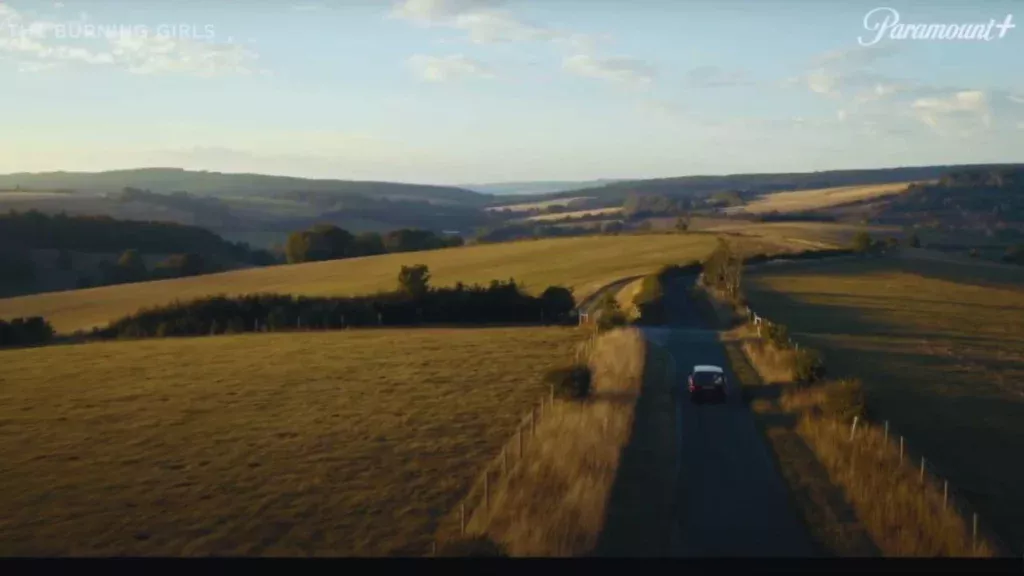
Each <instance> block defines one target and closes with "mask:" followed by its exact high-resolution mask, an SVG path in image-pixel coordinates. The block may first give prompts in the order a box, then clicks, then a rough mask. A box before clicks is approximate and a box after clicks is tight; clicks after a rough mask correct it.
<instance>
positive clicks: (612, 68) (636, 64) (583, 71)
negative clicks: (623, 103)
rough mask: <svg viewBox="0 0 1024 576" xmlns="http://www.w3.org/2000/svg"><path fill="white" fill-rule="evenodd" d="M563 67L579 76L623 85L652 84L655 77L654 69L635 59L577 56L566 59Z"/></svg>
mask: <svg viewBox="0 0 1024 576" xmlns="http://www.w3.org/2000/svg"><path fill="white" fill-rule="evenodd" d="M562 67H563V68H564V69H565V70H568V71H569V72H571V73H573V74H576V75H578V76H584V77H587V78H597V79H600V80H607V81H609V82H616V83H621V84H650V83H651V82H652V81H653V80H654V77H655V70H654V68H653V67H651V66H650V65H649V64H647V63H646V62H644V61H642V60H637V59H635V58H623V57H612V58H595V57H593V56H590V55H587V54H577V55H575V56H570V57H568V58H566V59H565V60H564V61H563V62H562Z"/></svg>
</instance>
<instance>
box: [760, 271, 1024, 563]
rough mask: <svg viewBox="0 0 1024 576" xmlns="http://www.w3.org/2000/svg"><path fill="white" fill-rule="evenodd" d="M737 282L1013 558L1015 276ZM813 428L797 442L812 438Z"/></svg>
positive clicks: (1023, 364)
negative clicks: (860, 387) (850, 383)
mask: <svg viewBox="0 0 1024 576" xmlns="http://www.w3.org/2000/svg"><path fill="white" fill-rule="evenodd" d="M746 281H747V288H746V291H747V294H748V298H749V300H750V302H751V307H752V308H753V309H754V310H755V311H757V312H758V313H760V314H762V315H764V316H765V317H767V318H770V319H771V320H773V321H776V322H781V323H783V324H786V325H788V326H789V329H790V332H791V334H793V336H794V339H796V340H797V341H799V342H803V343H804V344H805V345H809V346H812V347H814V348H817V349H819V350H821V351H822V352H823V353H824V355H825V361H826V365H827V367H828V369H829V372H830V374H831V375H832V376H834V377H857V378H859V379H861V380H862V381H863V383H864V387H865V394H866V398H867V403H868V404H867V405H868V407H869V410H870V411H871V416H872V419H873V420H875V421H876V422H881V421H883V420H889V421H890V422H891V424H892V426H893V429H894V430H898V431H899V433H900V434H902V435H904V436H905V437H906V439H907V442H908V443H909V446H911V447H912V448H913V449H914V450H915V451H916V452H917V453H919V454H922V455H924V456H925V457H926V458H927V459H928V461H929V462H930V463H932V464H933V465H934V466H935V467H936V468H937V469H938V470H939V471H940V472H941V473H942V475H943V476H944V477H945V478H947V479H948V480H949V481H950V483H951V485H952V486H953V487H955V488H957V489H959V490H960V491H962V492H963V493H965V494H967V495H968V496H969V500H970V502H971V504H973V505H974V506H975V508H977V510H978V512H979V513H980V515H981V518H982V520H983V521H987V522H988V523H989V525H991V526H992V527H993V528H994V529H995V530H996V532H997V533H998V534H999V535H1000V536H1002V539H1003V540H1004V541H1005V543H1006V544H1007V545H1008V546H1010V547H1014V548H1019V546H1020V542H1024V494H1022V493H1021V491H1020V489H1019V487H1020V486H1021V485H1024V460H1022V459H1021V458H1020V457H1019V455H1020V454H1021V453H1024V424H1022V422H1024V419H1022V416H1024V385H1022V382H1024V270H1020V269H1015V268H1012V267H1006V266H991V265H989V266H978V265H972V264H967V263H957V262H954V261H949V260H947V261H942V262H933V261H928V260H915V259H909V258H904V259H890V258H886V259H881V260H866V261H862V262H834V263H815V264H813V265H808V264H794V265H787V266H786V267H779V268H776V269H773V270H765V271H759V272H752V273H750V274H748V276H747V277H746ZM812 424H813V423H812ZM812 424H808V425H805V428H804V432H805V433H807V434H812V433H813V434H817V433H818V432H821V430H820V429H819V428H816V427H815V426H814V425H812ZM816 430H817V432H815V431H816ZM819 436H820V435H819ZM822 446H824V448H822V447H821V446H819V448H820V449H821V450H825V451H827V449H828V445H822ZM830 461H831V462H832V465H831V466H830V468H833V469H834V472H835V473H836V474H842V473H843V472H842V471H841V470H839V469H838V468H835V466H837V465H839V464H837V462H838V461H836V460H835V459H830ZM868 492H870V490H869V491H868ZM951 529H952V528H951ZM901 546H903V547H905V546H907V544H906V543H905V542H904V543H903V544H901Z"/></svg>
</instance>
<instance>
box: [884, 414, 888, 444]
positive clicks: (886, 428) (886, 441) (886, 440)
mask: <svg viewBox="0 0 1024 576" xmlns="http://www.w3.org/2000/svg"><path fill="white" fill-rule="evenodd" d="M883 444H885V445H888V444H889V421H888V420H886V421H885V441H884V442H883Z"/></svg>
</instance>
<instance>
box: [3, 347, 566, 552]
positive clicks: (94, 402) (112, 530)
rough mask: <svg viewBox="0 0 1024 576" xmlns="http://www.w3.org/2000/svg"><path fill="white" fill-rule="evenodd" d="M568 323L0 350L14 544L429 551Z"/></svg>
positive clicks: (555, 355)
mask: <svg viewBox="0 0 1024 576" xmlns="http://www.w3.org/2000/svg"><path fill="white" fill-rule="evenodd" d="M582 337H583V333H582V332H580V331H577V330H574V329H570V328H528V329H520V328H493V329H446V330H432V329H421V330H414V331H403V330H386V329H381V330H359V331H355V330H353V331H343V332H307V333H291V334H245V335H238V336H223V337H204V338H194V339H168V340H147V341H136V342H114V343H98V344H84V345H74V346H51V347H46V348H36V349H24V350H11V351H2V352H0V451H2V453H3V455H4V466H3V468H2V471H0V554H2V555H5V556H9V555H39V556H49V555H166V556H181V555H184V556H194V555H210V554H215V555H360V556H362V555H369V556H377V555H387V554H403V555H406V554H412V555H419V554H421V553H423V552H425V551H426V550H428V548H429V543H430V542H431V541H432V538H433V532H434V530H435V528H436V524H437V521H438V519H439V518H440V517H442V516H443V515H444V514H446V513H447V512H448V511H449V509H450V508H451V507H452V506H453V505H454V504H455V502H457V501H458V500H459V498H461V493H462V492H463V491H464V490H465V489H466V488H467V487H468V486H469V485H470V483H471V482H472V480H473V479H474V478H475V477H476V476H477V474H478V473H479V467H480V465H481V463H482V462H484V461H487V460H490V459H491V458H493V456H494V454H495V452H496V451H497V450H498V448H499V447H500V446H501V445H502V444H504V442H505V441H506V439H507V438H508V436H509V435H510V434H511V433H512V431H513V430H514V429H515V426H516V424H517V422H518V420H519V418H520V416H521V415H522V413H523V411H524V410H525V409H526V408H527V407H529V406H530V405H532V404H534V403H535V401H536V400H537V399H538V397H540V396H541V395H542V394H543V392H544V391H545V390H546V389H547V387H546V385H544V384H543V383H542V382H541V374H542V372H543V371H544V370H545V369H547V368H549V367H551V366H553V365H556V364H563V363H565V362H566V361H567V360H568V359H569V358H571V354H572V352H573V350H574V348H575V346H576V343H577V342H578V341H579V339H580V338H582Z"/></svg>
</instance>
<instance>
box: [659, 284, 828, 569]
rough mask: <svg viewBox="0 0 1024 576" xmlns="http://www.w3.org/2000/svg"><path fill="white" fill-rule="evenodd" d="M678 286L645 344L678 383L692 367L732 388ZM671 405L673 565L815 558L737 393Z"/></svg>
mask: <svg viewBox="0 0 1024 576" xmlns="http://www.w3.org/2000/svg"><path fill="white" fill-rule="evenodd" d="M693 281H694V278H692V277H690V278H686V279H683V280H679V281H677V283H675V284H674V285H672V286H671V288H670V290H669V291H668V293H667V295H666V320H667V323H666V325H665V326H659V327H644V328H643V331H644V334H645V335H646V337H647V338H648V339H649V340H651V341H652V342H654V343H656V344H658V345H661V346H664V347H665V348H666V349H667V350H668V351H669V352H670V353H671V355H672V358H673V361H674V364H675V371H674V372H675V373H674V375H672V376H671V377H672V378H673V380H674V381H675V382H682V380H683V379H684V378H685V377H686V373H687V372H688V370H689V369H690V368H692V367H693V366H694V365H695V364H716V365H719V366H722V367H723V368H724V369H725V370H726V373H727V375H728V377H729V380H730V381H731V382H736V379H735V377H734V375H733V373H732V370H731V369H730V367H729V365H728V360H727V356H726V352H725V349H724V347H723V345H722V343H721V342H720V341H719V339H718V333H717V332H716V331H714V330H708V329H705V326H704V324H703V321H702V318H701V316H700V314H699V313H698V311H697V309H696V307H695V306H694V305H693V303H692V302H690V301H689V299H688V295H687V292H688V290H687V288H688V287H689V286H692V284H693ZM680 399H681V401H680V402H679V403H678V404H677V408H676V409H677V434H678V441H679V446H680V450H681V458H680V460H679V474H678V480H677V483H678V486H677V510H676V528H677V530H676V532H675V534H674V535H673V538H672V540H673V543H672V546H671V553H670V554H671V555H672V556H675V557H708V556H717V557H768V556H775V557H779V556H782V557H809V556H815V555H817V552H816V549H815V546H814V545H813V544H812V542H811V540H810V537H809V536H808V534H807V531H806V529H805V527H804V526H803V525H802V524H801V522H800V521H799V520H798V517H797V514H796V512H795V510H793V508H792V506H791V504H790V501H789V493H788V489H787V487H786V485H785V484H784V481H783V479H782V477H781V476H780V474H779V472H778V470H777V468H776V466H775V462H774V461H773V459H772V456H771V454H770V452H769V449H768V447H767V445H766V442H765V440H764V439H763V438H762V435H761V433H760V431H759V430H758V429H757V426H756V425H755V422H754V418H753V415H752V414H751V413H750V411H749V409H748V407H747V406H746V405H745V404H744V403H743V401H742V398H741V394H740V391H739V389H738V387H736V386H734V387H732V388H731V389H729V390H728V401H727V402H726V403H725V404H721V405H714V404H704V405H693V404H691V403H690V401H689V398H688V397H687V396H686V395H685V394H684V395H682V396H681V398H680Z"/></svg>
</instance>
